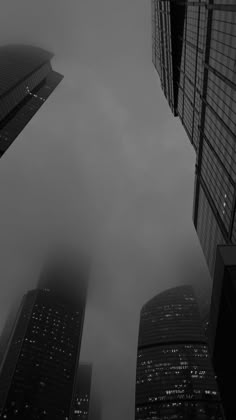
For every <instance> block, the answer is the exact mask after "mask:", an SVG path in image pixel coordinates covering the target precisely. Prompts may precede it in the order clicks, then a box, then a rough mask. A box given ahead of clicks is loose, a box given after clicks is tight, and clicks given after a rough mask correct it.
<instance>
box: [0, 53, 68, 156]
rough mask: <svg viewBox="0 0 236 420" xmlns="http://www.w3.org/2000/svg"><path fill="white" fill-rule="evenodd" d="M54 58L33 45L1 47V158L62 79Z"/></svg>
mask: <svg viewBox="0 0 236 420" xmlns="http://www.w3.org/2000/svg"><path fill="white" fill-rule="evenodd" d="M52 57H53V54H52V53H49V52H48V51H44V50H42V49H41V48H36V47H32V46H26V45H7V46H4V47H0V63H1V64H0V157H1V156H2V155H3V154H4V153H5V151H6V150H7V149H8V147H10V145H11V144H12V143H13V141H14V140H15V139H16V137H17V136H18V135H19V134H20V133H21V131H22V130H23V129H24V127H25V126H26V125H27V124H28V122H29V121H30V120H31V118H32V117H33V116H34V115H35V114H36V112H37V111H38V110H39V108H40V107H41V106H42V105H43V103H44V102H45V101H46V100H47V98H48V97H49V96H50V95H51V93H52V92H53V91H54V89H55V88H56V87H57V85H58V84H59V83H60V82H61V80H62V79H63V76H62V75H60V74H59V73H57V72H55V71H54V70H52V66H51V62H50V61H51V59H52Z"/></svg>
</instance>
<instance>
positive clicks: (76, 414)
mask: <svg viewBox="0 0 236 420" xmlns="http://www.w3.org/2000/svg"><path fill="white" fill-rule="evenodd" d="M91 381H92V365H91V364H86V363H80V364H79V369H78V377H77V383H76V390H75V394H74V408H73V420H88V418H89V404H90V392H91Z"/></svg>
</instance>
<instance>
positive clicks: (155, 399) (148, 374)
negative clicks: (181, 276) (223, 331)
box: [135, 286, 224, 420]
mask: <svg viewBox="0 0 236 420" xmlns="http://www.w3.org/2000/svg"><path fill="white" fill-rule="evenodd" d="M135 418H136V420H157V419H158V420H172V419H184V420H187V419H190V418H191V419H199V420H200V419H205V420H207V419H212V420H213V419H222V420H223V419H224V417H223V413H222V408H221V403H220V400H219V393H218V389H217V385H216V380H215V376H214V373H213V369H212V366H211V361H210V356H209V352H208V345H207V342H206V336H205V333H204V329H203V326H202V324H201V320H200V314H199V311H198V306H197V303H196V300H195V297H194V294H193V291H192V288H191V287H189V286H183V287H177V288H174V289H171V290H168V291H166V292H164V293H161V294H160V295H158V296H156V297H155V298H154V299H152V300H150V301H149V302H148V303H147V304H146V305H144V307H143V309H142V311H141V318H140V328H139V342H138V357H137V375H136V417H135Z"/></svg>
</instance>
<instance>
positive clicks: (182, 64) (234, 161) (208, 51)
mask: <svg viewBox="0 0 236 420" xmlns="http://www.w3.org/2000/svg"><path fill="white" fill-rule="evenodd" d="M163 3H170V18H169V21H168V23H167V22H166V21H163V20H162V23H163V25H164V27H163V25H162V26H161V25H160V19H161V17H160V16H161V10H162V8H163V7H164V6H163ZM165 7H167V6H165ZM174 8H175V9H176V10H177V9H178V10H179V12H178V14H179V16H181V13H182V15H184V23H183V24H182V23H181V22H182V21H181V22H177V23H176V20H174V19H173V16H174V13H175V14H176V12H174ZM152 10H153V12H152V21H153V24H152V26H153V63H154V65H155V67H156V69H157V71H158V73H159V75H160V79H161V84H162V88H163V91H164V93H165V96H166V97H167V98H168V101H169V103H170V106H171V103H172V96H171V95H170V94H169V92H168V91H167V90H166V89H165V88H164V87H165V85H166V84H168V83H167V82H166V83H165V84H164V83H163V79H164V78H165V79H168V80H169V82H170V83H172V82H173V81H174V82H175V83H176V84H177V86H178V88H177V89H178V93H177V106H176V107H175V108H174V110H173V106H171V109H172V111H173V112H174V114H175V115H178V116H179V117H180V119H181V121H182V124H183V126H184V128H185V130H186V132H187V134H188V137H189V139H190V141H191V143H192V145H193V146H194V148H195V150H196V180H195V196H194V215H193V218H194V225H195V227H196V230H197V233H198V236H199V239H200V242H201V245H202V249H203V252H204V255H205V257H206V261H207V264H208V267H209V270H210V273H211V274H212V276H213V272H214V264H215V253H216V246H217V245H219V244H224V243H228V244H235V241H236V221H235V211H236V184H235V183H236V153H235V137H236V66H235V62H236V5H235V1H234V0H225V1H223V0H222V1H220V0H202V1H198V2H192V1H190V0H188V1H186V2H181V1H180V0H172V1H171V2H168V1H164V0H153V1H152ZM183 10H184V12H183ZM167 30H168V31H170V32H169V33H170V39H172V72H169V71H168V69H167V67H166V66H165V65H164V63H165V59H164V58H163V57H164V55H165V54H170V48H169V47H168V46H167V45H166V44H163V43H162V44H161V45H162V50H163V49H166V53H163V51H162V52H160V51H161V48H160V41H159V40H160V39H162V36H163V35H162V33H165V32H166V31H167ZM175 38H178V40H179V41H178V43H177V42H176V43H175V44H174V43H173V39H175ZM176 48H177V50H178V51H176V50H175V49H176ZM176 54H177V57H178V54H180V56H181V58H180V60H176V59H175V58H176ZM163 69H164V70H163ZM163 74H164V76H163ZM173 75H174V76H173ZM204 229H206V230H207V232H204ZM211 230H212V232H213V233H214V234H213V236H212V237H211V236H210V234H209V232H210V231H211Z"/></svg>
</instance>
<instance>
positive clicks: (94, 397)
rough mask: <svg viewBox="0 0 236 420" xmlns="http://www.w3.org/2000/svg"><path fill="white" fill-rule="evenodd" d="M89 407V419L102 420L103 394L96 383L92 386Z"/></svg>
mask: <svg viewBox="0 0 236 420" xmlns="http://www.w3.org/2000/svg"><path fill="white" fill-rule="evenodd" d="M92 388H93V389H92V393H91V397H90V407H89V420H102V403H101V395H100V393H99V391H98V388H97V387H96V385H95V384H93V387H92Z"/></svg>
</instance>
